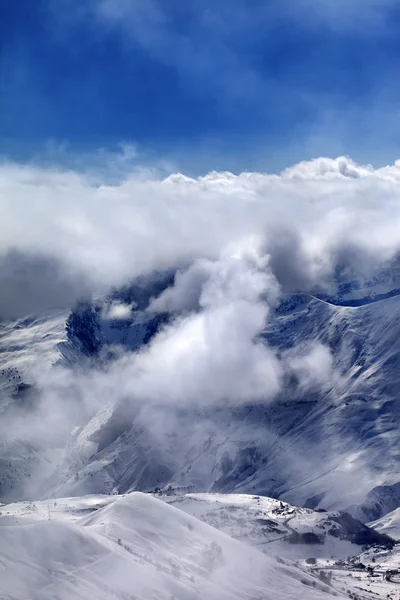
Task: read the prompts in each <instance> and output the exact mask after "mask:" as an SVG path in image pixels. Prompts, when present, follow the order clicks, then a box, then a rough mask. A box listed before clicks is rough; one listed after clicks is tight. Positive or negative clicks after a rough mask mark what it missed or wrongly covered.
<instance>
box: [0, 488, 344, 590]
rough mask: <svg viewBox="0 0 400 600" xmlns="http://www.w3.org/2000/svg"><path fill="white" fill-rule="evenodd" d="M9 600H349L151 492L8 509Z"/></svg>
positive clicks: (5, 566) (3, 570)
mask: <svg viewBox="0 0 400 600" xmlns="http://www.w3.org/2000/svg"><path fill="white" fill-rule="evenodd" d="M1 511H2V517H1V518H0V527H1V530H0V597H1V598H2V600H27V599H28V598H29V599H32V600H45V599H49V600H50V599H52V600H73V599H75V598H76V599H80V600H84V599H87V600H93V599H94V598H96V600H112V599H114V598H115V599H124V600H139V599H142V600H149V599H150V598H151V599H160V600H161V599H165V600H172V598H175V599H176V600H178V599H180V600H192V599H193V600H194V599H197V598H198V599H204V598H209V599H215V600H224V599H227V600H228V599H232V600H233V599H237V600H239V599H242V600H245V599H246V600H256V599H259V600H277V599H279V600H286V599H287V600H294V599H300V600H303V599H304V600H314V599H315V600H324V599H325V600H326V599H328V598H329V597H332V595H333V594H334V595H336V597H344V596H341V594H338V593H337V592H335V591H334V590H333V588H331V587H330V586H327V585H325V584H323V583H322V582H321V581H319V580H318V579H317V578H316V577H314V576H313V575H312V574H306V573H304V572H302V571H301V570H300V569H299V568H297V567H295V566H293V565H289V564H280V563H278V562H277V561H275V560H274V559H272V558H270V557H268V556H266V555H264V554H262V553H261V552H259V551H257V550H255V549H253V548H250V547H249V546H247V545H245V544H243V543H240V542H239V541H237V540H234V539H233V538H231V537H229V536H227V535H226V534H225V533H223V532H221V531H218V530H217V529H215V528H213V527H211V526H209V525H207V524H206V523H203V522H201V521H200V520H199V519H196V518H195V517H193V516H190V515H188V514H185V513H184V512H182V511H181V510H178V509H176V508H174V507H173V506H170V505H168V504H166V503H165V502H162V501H161V500H159V499H156V498H154V497H152V496H150V495H146V494H143V493H139V492H136V493H132V494H128V495H126V496H121V497H113V496H111V497H107V498H106V497H94V496H89V497H86V498H79V499H77V498H70V499H62V500H58V501H56V502H38V503H35V504H29V503H17V504H15V505H3V506H2V507H1Z"/></svg>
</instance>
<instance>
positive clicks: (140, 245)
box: [0, 157, 400, 314]
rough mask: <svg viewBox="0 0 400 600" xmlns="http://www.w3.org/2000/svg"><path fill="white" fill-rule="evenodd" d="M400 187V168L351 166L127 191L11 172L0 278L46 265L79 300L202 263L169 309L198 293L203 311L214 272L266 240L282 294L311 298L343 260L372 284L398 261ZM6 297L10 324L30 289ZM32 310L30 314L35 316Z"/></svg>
mask: <svg viewBox="0 0 400 600" xmlns="http://www.w3.org/2000/svg"><path fill="white" fill-rule="evenodd" d="M399 180H400V166H399V163H395V165H393V166H390V167H386V168H383V169H377V170H374V169H373V168H372V167H361V166H359V165H357V164H356V163H354V162H352V161H350V160H348V159H346V158H343V157H342V158H339V159H336V160H331V159H318V160H315V161H311V162H309V163H300V164H299V165H296V166H295V167H293V168H291V169H288V170H286V171H285V172H283V173H282V174H281V175H268V174H262V173H242V174H240V175H237V176H236V175H233V174H232V173H215V172H214V173H210V174H208V175H206V176H204V177H199V178H197V179H192V178H188V177H184V176H182V175H174V176H170V177H168V178H167V179H157V177H156V175H155V174H154V173H151V172H149V171H145V172H139V171H135V172H134V174H132V175H131V176H128V177H127V178H126V179H124V180H123V181H122V182H121V183H119V184H116V185H109V184H106V183H104V182H102V181H99V180H97V181H96V180H94V179H93V176H89V175H85V174H83V173H77V172H73V171H62V170H60V169H57V168H53V169H50V168H47V169H46V168H38V167H35V166H32V165H29V166H26V165H25V166H21V165H17V164H12V163H3V164H2V165H1V166H0V193H1V200H0V202H1V208H2V219H1V223H0V256H1V257H2V260H1V271H2V273H0V276H2V277H3V280H4V277H5V270H4V269H6V266H5V265H6V263H5V262H4V261H5V260H7V272H8V273H9V272H10V269H11V272H12V271H13V269H12V268H11V267H10V264H9V263H10V260H11V259H12V256H17V255H18V257H19V262H20V263H21V262H23V257H25V258H26V260H27V261H28V263H29V261H32V260H33V258H35V257H36V262H37V263H40V264H42V271H41V273H42V275H43V277H42V279H43V281H44V282H45V283H44V284H43V286H42V287H43V289H46V290H47V293H46V294H45V295H46V296H47V297H51V296H52V293H54V290H56V291H57V289H59V280H60V278H61V280H62V281H63V282H68V283H67V285H68V286H69V288H70V289H71V290H72V289H74V291H75V287H76V288H77V289H76V294H78V293H79V291H83V290H84V291H87V290H88V289H92V290H99V291H104V290H105V289H107V288H108V287H109V286H110V285H118V284H121V283H122V282H124V281H126V280H127V279H128V278H131V277H133V276H135V275H138V274H140V273H144V272H148V271H149V270H152V269H154V268H164V267H171V266H182V265H187V264H189V263H192V262H193V260H195V261H197V262H196V263H195V265H193V266H192V270H191V271H190V273H186V274H185V276H182V278H181V281H180V282H179V285H178V282H177V285H176V289H175V290H174V292H172V294H173V295H174V296H175V298H174V299H172V298H171V293H170V292H168V294H167V295H166V296H165V297H164V298H163V299H162V300H161V299H160V300H159V302H167V303H168V302H169V303H172V304H173V303H174V302H177V301H178V300H177V294H178V292H177V289H178V287H179V286H184V285H187V286H190V287H192V286H194V287H193V290H192V292H193V295H194V300H195V296H196V294H198V291H195V289H194V288H195V287H196V286H197V287H199V286H200V287H201V278H202V274H201V273H202V271H204V269H205V270H207V266H206V265H207V260H215V259H217V258H219V257H220V255H221V252H222V251H223V249H224V248H225V247H227V246H229V245H230V244H237V243H238V242H239V240H241V239H243V238H246V237H248V236H258V237H259V238H262V240H263V252H264V254H265V255H268V256H269V264H270V266H271V269H272V271H273V273H274V275H275V276H276V278H277V279H278V281H279V283H280V284H281V285H283V287H284V288H285V289H290V288H291V287H292V288H299V287H300V288H303V289H306V288H308V287H310V286H312V285H314V284H315V283H316V282H318V283H323V282H324V281H327V280H329V278H330V274H331V270H332V267H333V266H334V264H335V263H336V262H337V261H338V260H339V259H340V261H341V262H343V263H346V261H347V262H348V263H349V264H351V265H352V266H353V267H356V268H357V267H359V266H360V265H362V268H363V271H364V272H368V271H370V272H373V269H374V267H375V266H376V265H377V264H378V263H379V262H380V261H382V260H386V259H390V258H392V257H393V256H395V254H396V253H397V252H398V250H399V247H400V238H399V235H398V232H399V230H400V202H399V200H400V194H399V190H398V181H399ZM10 253H11V254H10ZM10 257H11V258H10ZM48 260H51V261H52V264H53V265H54V264H57V265H58V266H59V269H58V274H57V276H54V275H51V274H49V273H50V272H49V269H48V268H47V267H45V264H46V261H48ZM52 268H53V270H54V266H53V267H52ZM25 270H27V269H25ZM14 271H15V277H16V279H17V278H18V271H17V270H16V269H15V270H14ZM20 272H21V269H20ZM38 277H39V275H38ZM180 277H181V276H177V279H179V278H180ZM189 279H190V281H189ZM64 285H65V283H64ZM2 287H3V290H2V292H1V295H0V313H1V314H7V313H9V312H10V310H11V308H12V306H13V304H15V302H14V299H13V297H14V296H18V295H20V296H21V291H20V289H21V286H16V290H15V292H12V293H11V292H10V290H12V286H11V287H10V286H9V287H8V290H9V292H8V293H5V291H4V286H2ZM52 288H53V290H52ZM76 294H74V296H75V295H76ZM56 295H57V294H56ZM36 296H37V297H38V298H39V300H40V294H39V293H37V294H36ZM61 296H62V295H61ZM67 296H69V295H68V294H67ZM168 296H170V297H169V299H168ZM39 300H38V301H37V302H36V303H35V305H34V307H33V309H34V310H38V309H39V308H40V302H39ZM186 301H189V300H188V296H187V294H186ZM44 306H45V307H47V304H46V302H44ZM28 308H29V307H28V306H26V303H24V306H23V310H24V311H25V313H26V312H29V311H28ZM176 308H182V307H180V306H179V303H178V305H177V307H176ZM11 312H12V311H11ZM16 312H18V311H16Z"/></svg>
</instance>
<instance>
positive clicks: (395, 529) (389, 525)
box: [369, 508, 400, 541]
mask: <svg viewBox="0 0 400 600" xmlns="http://www.w3.org/2000/svg"><path fill="white" fill-rule="evenodd" d="M369 526H370V527H373V528H374V529H376V530H377V531H379V532H381V533H386V534H387V535H390V537H392V538H393V539H394V540H399V541H400V508H396V510H393V511H392V512H390V513H387V514H385V516H384V517H381V518H380V519H378V520H377V521H372V523H369Z"/></svg>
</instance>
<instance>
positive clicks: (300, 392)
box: [2, 270, 400, 522]
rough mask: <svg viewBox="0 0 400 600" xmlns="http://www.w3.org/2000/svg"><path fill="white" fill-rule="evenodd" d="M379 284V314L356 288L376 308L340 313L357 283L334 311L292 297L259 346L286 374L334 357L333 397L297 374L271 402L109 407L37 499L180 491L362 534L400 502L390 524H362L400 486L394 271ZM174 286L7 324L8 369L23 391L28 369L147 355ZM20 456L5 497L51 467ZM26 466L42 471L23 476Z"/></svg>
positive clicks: (125, 292) (70, 446)
mask: <svg viewBox="0 0 400 600" xmlns="http://www.w3.org/2000/svg"><path fill="white" fill-rule="evenodd" d="M378 279H379V281H378V283H379V286H380V287H379V290H380V292H382V293H383V292H384V290H386V292H385V294H386V295H388V297H386V298H384V299H382V300H378V301H374V302H372V301H371V298H372V296H371V295H368V293H367V292H368V290H370V289H371V288H372V286H369V285H368V283H369V282H362V285H361V284H360V283H358V284H357V285H358V291H357V294H358V296H360V297H361V298H367V301H365V303H361V304H360V305H359V306H343V305H341V304H340V302H342V303H345V304H348V303H349V301H350V300H349V298H350V297H349V295H347V296H346V295H345V293H344V291H343V290H346V289H347V291H348V290H349V289H350V290H351V289H352V286H353V284H354V282H353V283H352V282H351V281H350V282H349V286H348V288H345V287H344V286H345V282H342V284H341V285H342V287H341V288H340V287H339V286H337V290H341V291H340V293H339V292H337V294H336V296H331V297H330V298H329V300H328V299H326V298H322V297H321V296H318V295H315V294H310V293H292V294H286V295H285V296H284V297H283V298H282V300H281V302H280V304H279V305H278V306H277V308H276V310H275V311H274V312H273V313H272V314H271V315H270V317H269V319H268V321H267V323H266V326H265V329H264V330H263V331H262V332H261V334H260V335H259V340H260V341H261V342H263V343H266V344H268V345H269V347H271V348H272V349H273V350H274V351H275V352H276V354H277V356H278V357H280V358H281V359H282V360H285V361H286V363H287V364H289V365H290V364H291V362H293V360H296V359H297V358H298V356H300V357H301V356H302V352H303V351H304V352H306V351H308V349H309V348H310V347H311V348H312V347H313V345H315V344H317V345H319V346H322V347H324V348H326V349H327V351H328V352H329V356H330V357H331V360H332V365H331V368H330V371H331V372H330V373H329V376H328V377H327V381H326V382H325V384H324V386H322V387H321V386H318V385H314V383H313V381H310V382H309V384H308V385H306V386H304V385H301V384H300V383H299V381H298V375H297V373H295V372H292V374H291V375H290V374H289V375H288V376H286V378H285V381H284V385H283V388H282V391H281V393H280V394H279V395H278V397H276V398H275V399H274V400H273V401H268V402H265V403H257V404H250V403H248V404H243V405H241V406H240V405H238V406H236V407H235V406H231V405H223V404H221V405H213V406H211V407H204V408H201V409H199V408H196V409H194V408H191V407H190V406H188V407H186V408H180V409H179V410H176V408H174V407H171V406H167V405H166V406H164V407H160V406H158V407H156V408H152V407H151V406H141V405H140V403H139V404H137V403H132V402H131V401H130V399H129V397H125V398H123V399H120V400H118V401H115V399H114V398H113V397H112V395H111V396H110V398H109V400H108V401H106V402H105V403H103V405H102V407H101V408H100V409H99V410H97V411H95V412H94V413H92V414H90V413H89V414H88V415H87V417H85V419H84V420H83V424H82V420H81V422H80V423H79V422H77V427H75V428H73V431H72V433H71V434H70V436H69V439H68V442H67V443H65V442H66V441H67V440H65V442H63V446H61V447H60V448H59V449H58V452H59V453H58V454H57V461H58V462H57V464H56V468H53V469H52V468H46V469H45V475H44V474H43V476H42V481H41V482H40V486H39V489H38V490H37V491H36V493H35V495H36V497H38V496H40V495H41V496H42V497H48V496H53V497H59V496H66V495H71V494H73V495H81V494H86V493H110V492H113V491H115V490H117V491H120V492H127V491H130V490H144V491H151V490H154V489H155V488H156V487H162V486H165V485H168V484H172V485H173V486H174V487H182V488H185V489H187V490H189V491H213V492H216V491H220V492H225V493H226V492H236V493H237V492H240V493H243V492H245V493H253V494H262V495H268V496H270V497H275V498H280V499H282V500H285V501H287V502H290V503H292V504H295V505H304V506H307V507H310V508H317V507H322V508H324V509H329V510H338V509H340V510H347V509H348V510H349V512H350V513H351V514H352V515H353V516H355V517H357V518H358V519H360V520H362V521H364V522H367V521H371V520H372V519H376V518H378V517H379V516H381V515H382V514H384V511H385V510H386V509H387V508H388V510H392V509H393V508H396V506H397V504H396V503H397V499H394V500H393V502H392V503H390V504H389V505H388V506H386V505H385V502H384V501H382V503H381V504H382V508H381V510H380V512H379V510H375V511H373V512H371V511H368V510H367V511H366V512H365V514H364V513H363V508H362V505H363V503H365V502H366V498H369V496H368V495H369V494H370V493H372V489H373V488H376V489H378V490H379V489H381V487H382V486H383V487H384V488H385V489H386V487H387V488H388V489H389V488H393V486H396V484H397V483H398V481H399V476H398V472H397V467H396V465H397V461H398V458H399V454H398V447H399V431H398V428H397V423H398V418H399V406H400V404H399V402H398V399H397V390H398V385H399V381H398V378H399V375H398V373H399V371H398V369H397V365H399V364H400V348H399V344H398V339H399V333H400V331H399V328H400V296H397V295H395V292H396V288H392V286H393V285H394V284H395V282H396V273H394V274H393V270H392V271H391V272H390V273H389V275H388V273H387V272H386V271H385V272H383V274H382V276H381V277H380V278H378ZM172 282H173V277H172V275H171V273H169V272H168V273H161V274H156V275H155V276H154V277H149V278H142V279H140V280H139V281H137V282H134V283H133V284H131V285H129V286H126V287H125V288H122V289H120V290H113V291H112V292H111V293H110V294H109V295H107V296H106V297H104V298H97V299H95V300H86V301H83V302H81V303H80V304H78V306H77V307H76V308H75V309H74V310H73V311H72V312H71V313H70V314H69V315H66V314H65V313H63V314H61V313H58V314H51V315H48V316H47V317H42V318H40V319H34V318H33V319H27V320H25V321H18V322H14V323H8V324H6V326H5V327H4V331H5V334H4V336H3V338H2V344H3V352H4V353H5V356H6V357H7V364H8V365H18V367H19V368H20V369H21V371H20V373H21V376H22V377H23V379H24V381H23V383H25V379H26V377H25V374H24V373H28V372H29V369H28V366H31V364H41V369H42V370H43V369H48V368H54V367H50V365H51V364H52V363H53V364H54V363H56V364H59V365H63V366H64V367H65V366H67V368H68V369H74V370H77V369H78V370H82V369H86V368H91V369H93V368H94V369H95V370H96V369H100V371H101V370H102V369H104V368H105V367H106V366H107V365H109V364H110V363H112V361H113V360H114V358H115V357H118V356H120V355H121V352H126V351H128V352H131V351H137V350H140V349H141V348H143V347H145V346H146V344H148V343H149V342H151V340H152V339H153V337H154V335H155V334H156V333H157V332H158V331H160V329H161V328H162V327H163V325H164V324H165V323H168V322H169V320H170V319H171V315H169V314H167V313H154V312H153V311H152V310H150V305H151V302H152V299H153V298H154V297H157V296H158V295H159V294H160V293H161V291H163V290H164V289H166V288H167V287H169V286H170V285H171V283H172ZM350 284H351V285H350ZM360 286H361V287H360ZM365 290H367V292H366V291H365ZM392 292H393V294H394V295H393V294H392ZM350 293H351V291H350V292H348V294H350ZM375 300H376V298H375ZM293 349H298V353H297V354H295V355H293V354H292V352H293ZM35 361H36V362H35ZM28 383H29V381H28ZM7 397H8V396H7ZM156 424H157V426H156ZM60 439H61V438H60ZM14 443H16V442H15V440H14V441H13V444H14ZM17 443H19V444H20V443H22V444H23V442H21V440H18V441H17ZM20 455H21V456H23V460H19V459H18V457H17V456H16V453H13V452H11V451H10V447H9V446H7V447H4V450H3V457H2V458H3V469H2V481H3V487H2V495H3V498H8V499H12V498H16V497H17V496H15V495H14V496H13V494H14V492H13V490H15V489H16V486H17V484H18V483H21V482H24V481H26V480H27V479H28V480H29V479H32V473H33V472H34V470H35V469H36V471H38V470H39V469H38V465H43V464H44V463H46V465H47V467H49V464H48V462H47V457H46V458H43V453H41V448H40V445H39V447H29V446H26V447H25V450H24V453H20ZM10 457H11V459H10ZM60 459H61V460H60ZM29 461H31V462H32V465H33V466H32V469H28V470H26V468H25V467H26V465H29ZM7 465H10V466H7ZM18 493H20V492H18ZM375 493H376V492H374V494H375ZM384 496H385V493H384ZM368 502H369V500H368ZM375 504H376V502H375ZM378 504H379V502H378Z"/></svg>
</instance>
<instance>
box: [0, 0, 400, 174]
mask: <svg viewBox="0 0 400 600" xmlns="http://www.w3.org/2000/svg"><path fill="white" fill-rule="evenodd" d="M399 21H400V19H399V8H398V2H396V1H395V0H273V1H270V0H190V1H189V0H34V1H29V0H3V1H2V2H1V3H0V28H1V38H0V42H1V47H0V51H1V54H0V136H1V138H0V151H1V153H2V154H3V155H7V156H9V157H11V158H13V159H27V158H34V157H37V156H40V155H43V154H45V153H46V148H47V152H48V148H49V142H51V146H50V147H51V148H53V147H54V145H56V146H57V145H58V144H62V147H63V152H61V153H59V154H60V155H61V154H63V155H64V157H67V155H68V156H69V157H70V156H71V155H79V156H88V155H90V153H92V152H96V151H97V150H98V149H99V148H107V149H109V150H110V151H112V150H114V149H115V148H117V146H118V144H120V143H128V144H132V145H134V146H136V147H137V148H138V150H139V155H140V156H141V157H144V160H145V158H146V157H147V158H149V157H151V159H154V157H158V158H164V159H167V160H171V161H174V162H175V163H176V164H177V165H178V166H179V167H181V168H182V169H183V170H186V171H189V172H202V171H205V170H209V169H213V168H215V169H230V170H236V171H237V170H241V169H262V170H276V169H280V168H283V167H285V166H287V165H289V164H291V163H293V162H295V161H297V160H302V159H308V158H311V157H313V156H317V155H321V154H322V155H327V156H336V155H338V154H342V153H344V154H349V155H351V156H352V157H353V158H355V159H357V160H360V161H362V162H372V163H374V164H377V165H379V164H383V163H385V162H388V161H393V160H394V159H395V158H397V157H400V121H399V115H400V102H399V100H400V80H399V75H400V69H399V63H400V37H399V35H398V31H399V25H400V22H399Z"/></svg>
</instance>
